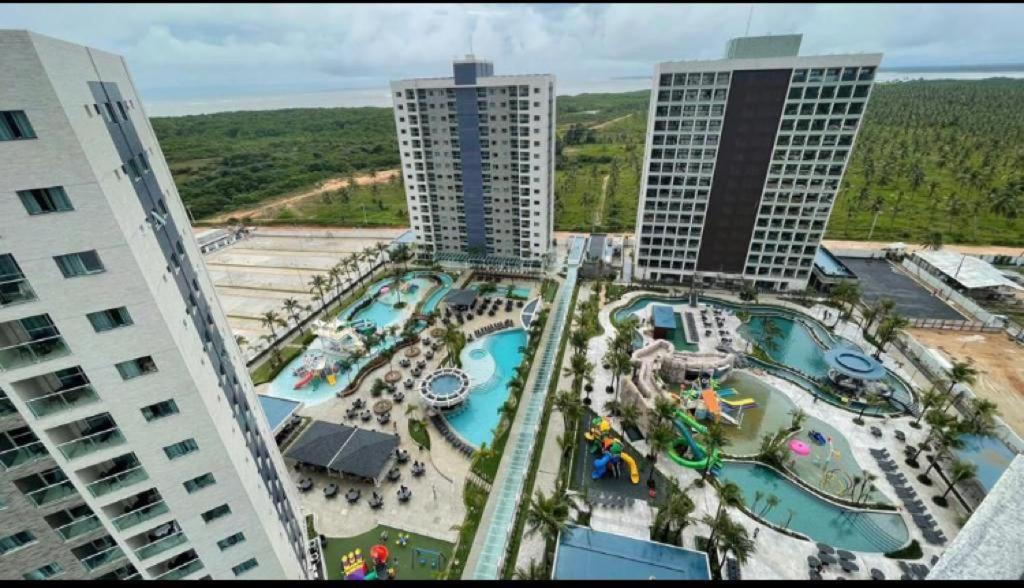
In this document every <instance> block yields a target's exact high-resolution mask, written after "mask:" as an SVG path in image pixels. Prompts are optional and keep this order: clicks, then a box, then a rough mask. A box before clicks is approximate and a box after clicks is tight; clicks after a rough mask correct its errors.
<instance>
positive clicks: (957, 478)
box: [932, 459, 978, 507]
mask: <svg viewBox="0 0 1024 588" xmlns="http://www.w3.org/2000/svg"><path fill="white" fill-rule="evenodd" d="M977 473H978V466H976V465H974V464H973V463H970V462H966V461H960V460H959V459H958V460H956V461H954V462H953V465H952V466H950V468H949V485H948V486H946V491H945V492H943V493H942V496H936V497H935V498H933V499H932V502H934V503H935V504H937V505H939V506H943V507H944V506H946V505H947V504H948V501H947V499H946V497H947V496H948V495H949V492H950V491H951V490H952V489H953V486H956V485H957V484H959V483H960V482H962V481H964V480H969V479H971V478H973V477H974V476H975V475H977Z"/></svg>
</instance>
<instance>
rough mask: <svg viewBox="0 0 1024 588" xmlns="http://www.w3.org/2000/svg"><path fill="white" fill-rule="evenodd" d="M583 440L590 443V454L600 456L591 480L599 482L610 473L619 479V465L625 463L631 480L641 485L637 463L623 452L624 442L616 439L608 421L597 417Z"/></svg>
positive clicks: (595, 461)
mask: <svg viewBox="0 0 1024 588" xmlns="http://www.w3.org/2000/svg"><path fill="white" fill-rule="evenodd" d="M583 438H584V439H586V440H587V441H588V442H590V452H591V453H594V454H599V457H598V458H597V459H595V460H594V471H593V473H591V478H593V479H595V480H597V479H599V478H601V477H604V475H605V474H607V473H608V472H609V471H611V472H612V475H613V476H614V477H616V478H618V477H619V474H620V472H619V465H620V464H622V463H625V464H626V466H627V467H628V468H629V480H630V481H631V482H632V483H634V484H639V483H640V471H639V470H638V469H637V467H636V461H635V460H634V459H633V458H632V457H630V456H629V454H627V453H624V452H623V451H622V440H621V439H618V438H617V437H615V432H614V431H613V430H612V426H611V423H609V422H608V419H606V418H604V417H595V418H594V420H593V421H591V426H590V430H589V431H587V432H586V433H584V434H583Z"/></svg>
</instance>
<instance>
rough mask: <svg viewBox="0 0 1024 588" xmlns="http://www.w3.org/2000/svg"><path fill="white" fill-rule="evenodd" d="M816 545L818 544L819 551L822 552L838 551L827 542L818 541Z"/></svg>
mask: <svg viewBox="0 0 1024 588" xmlns="http://www.w3.org/2000/svg"><path fill="white" fill-rule="evenodd" d="M816 545H817V546H818V551H820V552H822V553H828V554H832V553H835V552H836V550H835V549H834V548H833V547H832V546H831V545H829V544H827V543H817V544H816Z"/></svg>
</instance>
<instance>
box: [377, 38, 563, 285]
mask: <svg viewBox="0 0 1024 588" xmlns="http://www.w3.org/2000/svg"><path fill="white" fill-rule="evenodd" d="M452 73H453V75H452V77H449V78H421V79H412V80H400V81H395V82H392V83H391V91H392V97H393V99H394V110H395V125H396V127H397V129H398V142H399V151H400V155H401V159H402V170H401V173H402V178H403V179H404V181H405V190H406V197H407V201H408V205H409V220H410V222H411V224H412V229H413V231H414V232H415V234H416V245H417V250H418V252H419V255H420V256H421V257H422V258H426V259H432V260H435V261H438V262H456V263H469V264H470V265H473V266H487V265H507V266H510V267H522V266H525V267H526V268H529V269H532V270H539V269H540V268H541V267H543V266H544V264H545V262H546V261H547V260H548V259H549V257H550V252H551V251H552V227H553V222H554V198H553V192H554V177H555V171H554V149H555V134H554V129H555V79H554V76H550V75H534V76H495V75H494V65H493V64H492V63H491V62H489V61H485V60H481V59H477V58H476V57H474V56H472V55H469V56H467V57H466V58H465V59H460V60H456V61H455V62H454V64H453V66H452ZM459 255H461V256H464V257H459Z"/></svg>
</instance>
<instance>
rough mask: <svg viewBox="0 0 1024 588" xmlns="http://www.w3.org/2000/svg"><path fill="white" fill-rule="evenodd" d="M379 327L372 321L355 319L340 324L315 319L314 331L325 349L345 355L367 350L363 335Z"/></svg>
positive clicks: (331, 352) (329, 352)
mask: <svg viewBox="0 0 1024 588" xmlns="http://www.w3.org/2000/svg"><path fill="white" fill-rule="evenodd" d="M376 329H377V327H376V325H374V324H373V323H372V322H370V321H354V322H351V323H341V324H338V323H336V322H334V321H331V322H328V321H324V320H315V321H313V325H312V331H313V332H314V333H315V334H316V336H317V337H319V338H320V341H321V344H322V345H323V350H324V352H325V353H328V354H330V355H336V356H338V357H345V356H349V357H351V356H352V355H354V354H356V353H358V352H360V351H365V350H366V345H365V343H363V336H365V335H367V334H370V333H373V332H374V331H376Z"/></svg>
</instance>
